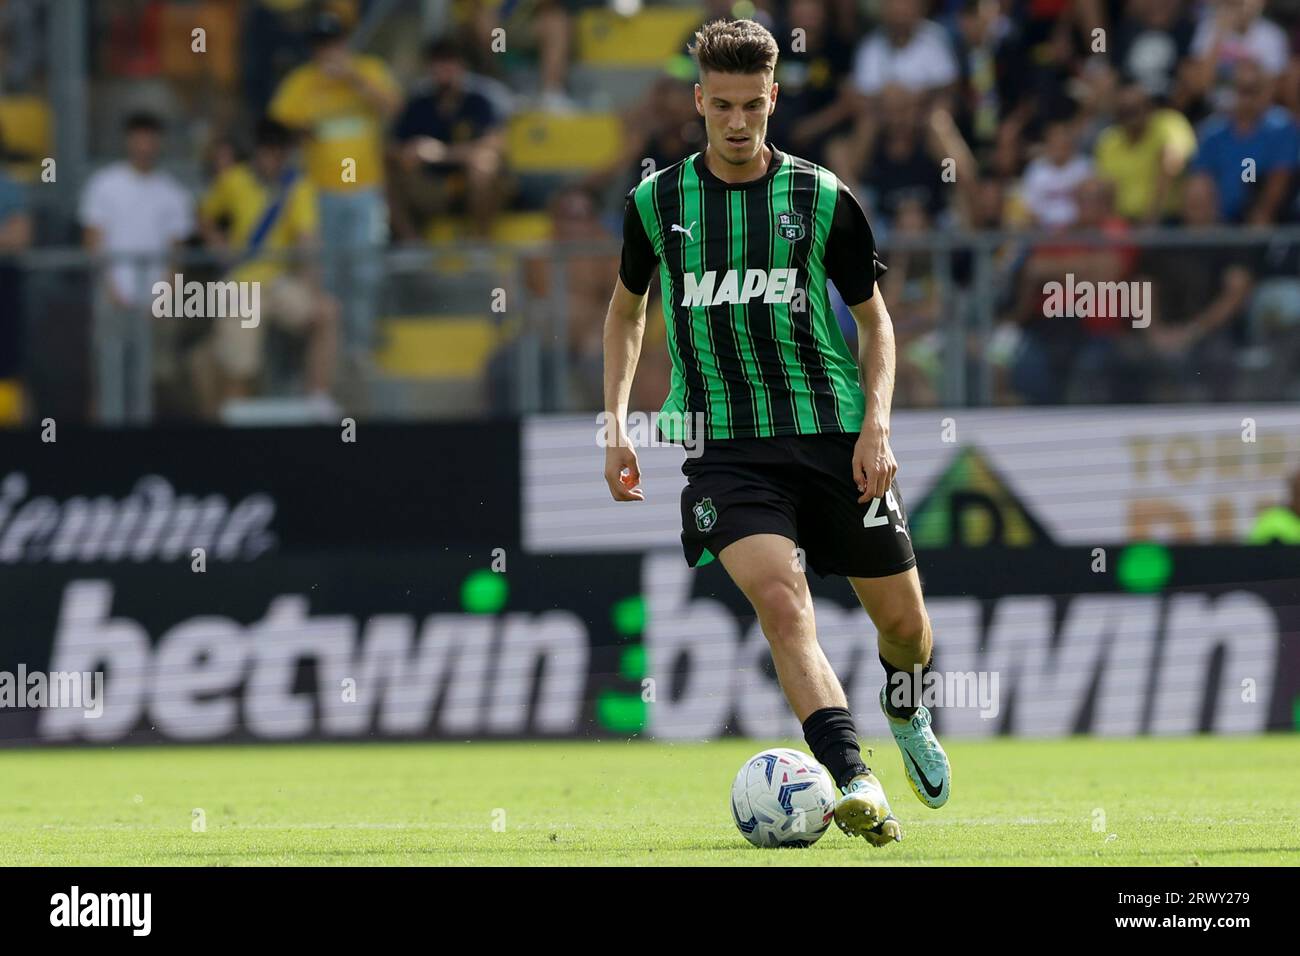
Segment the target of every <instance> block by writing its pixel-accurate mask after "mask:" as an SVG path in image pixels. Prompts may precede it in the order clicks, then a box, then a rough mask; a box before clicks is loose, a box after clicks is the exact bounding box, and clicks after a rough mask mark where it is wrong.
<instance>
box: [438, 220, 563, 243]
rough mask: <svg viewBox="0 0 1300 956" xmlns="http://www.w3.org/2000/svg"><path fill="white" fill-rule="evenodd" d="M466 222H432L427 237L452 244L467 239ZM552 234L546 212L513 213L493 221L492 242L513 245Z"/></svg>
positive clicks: (541, 238)
mask: <svg viewBox="0 0 1300 956" xmlns="http://www.w3.org/2000/svg"><path fill="white" fill-rule="evenodd" d="M467 225H468V223H467V221H466V220H465V219H463V218H456V219H448V218H439V219H435V220H433V221H432V222H430V223H429V228H428V231H427V232H426V233H425V239H427V240H428V241H429V242H431V243H433V244H435V245H451V244H454V243H457V242H460V241H461V240H463V239H465V238H467V236H468V230H467V228H466V227H467ZM550 237H551V219H550V216H548V215H547V214H546V213H544V212H511V213H504V214H502V215H501V216H498V217H497V219H496V221H495V222H494V223H493V224H492V236H491V238H492V241H493V242H495V243H502V244H505V245H510V246H529V245H535V244H537V243H539V242H545V241H546V240H547V239H549V238H550Z"/></svg>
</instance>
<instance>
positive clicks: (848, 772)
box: [803, 707, 868, 789]
mask: <svg viewBox="0 0 1300 956" xmlns="http://www.w3.org/2000/svg"><path fill="white" fill-rule="evenodd" d="M803 737H804V740H806V741H808V746H809V747H810V748H812V752H813V756H814V757H816V758H817V760H818V761H819V762H820V763H823V764H825V765H826V768H827V769H828V770H830V772H831V776H832V777H834V778H835V785H836V786H837V787H839V788H840V789H843V788H845V787H847V786H848V785H849V781H850V780H852V779H853V778H854V777H856V776H857V775H858V774H862V773H867V772H868V771H867V765H866V764H864V763H863V762H862V751H861V750H860V749H859V748H858V732H857V731H856V730H854V729H853V716H852V715H851V714H850V713H849V712H848V711H847V710H846V709H844V708H843V707H823V708H822V709H821V710H818V711H814V712H813V713H812V714H811V715H810V716H809V717H808V719H807V720H805V721H804V722H803Z"/></svg>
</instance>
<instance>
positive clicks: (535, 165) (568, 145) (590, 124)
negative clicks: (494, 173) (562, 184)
mask: <svg viewBox="0 0 1300 956" xmlns="http://www.w3.org/2000/svg"><path fill="white" fill-rule="evenodd" d="M622 139H623V126H622V124H621V123H620V122H619V119H618V117H617V116H616V115H615V114H613V113H585V114H582V113H580V114H577V115H573V116H560V115H556V114H553V113H520V114H518V115H516V116H514V117H513V118H511V120H510V125H509V129H508V131H507V134H506V155H507V157H508V159H509V163H510V166H511V168H512V169H514V170H515V171H516V172H519V173H524V174H530V173H533V174H535V173H558V172H583V171H588V170H594V169H603V168H605V167H607V166H609V165H610V164H611V163H613V162H614V161H615V160H616V159H617V158H618V152H619V146H620V144H621V143H622Z"/></svg>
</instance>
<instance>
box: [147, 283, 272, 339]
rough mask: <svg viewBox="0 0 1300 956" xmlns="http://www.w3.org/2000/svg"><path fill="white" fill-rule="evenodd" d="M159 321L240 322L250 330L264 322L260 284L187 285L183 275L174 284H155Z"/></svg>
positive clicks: (156, 308)
mask: <svg viewBox="0 0 1300 956" xmlns="http://www.w3.org/2000/svg"><path fill="white" fill-rule="evenodd" d="M152 292H153V314H154V318H157V319H182V318H183V319H204V318H207V319H239V324H240V325H241V326H243V327H244V328H246V329H252V328H256V327H257V324H258V323H259V322H260V321H261V320H262V319H261V316H262V283H260V282H235V281H233V280H232V281H228V282H196V281H190V282H186V281H185V277H184V276H182V275H181V274H180V273H179V272H178V273H176V275H174V276H173V277H172V281H171V282H163V281H159V282H155V283H154V284H153V289H152Z"/></svg>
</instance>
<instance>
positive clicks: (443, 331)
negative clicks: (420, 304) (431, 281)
mask: <svg viewBox="0 0 1300 956" xmlns="http://www.w3.org/2000/svg"><path fill="white" fill-rule="evenodd" d="M384 338H385V344H384V347H383V348H382V349H380V351H379V352H378V354H377V355H376V356H375V359H376V364H377V365H378V366H379V368H380V370H381V371H383V372H384V373H385V374H386V375H391V376H395V377H401V378H462V379H471V378H476V377H477V376H478V375H480V374H481V372H482V370H483V366H484V365H485V364H486V363H487V360H488V357H489V356H490V355H491V354H492V351H493V349H495V348H496V346H497V344H498V342H499V340H500V333H499V331H498V330H497V327H496V325H495V323H493V322H492V320H491V319H489V318H487V317H484V316H425V315H416V316H400V317H395V318H391V319H388V320H387V321H386V322H385V323H384Z"/></svg>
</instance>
